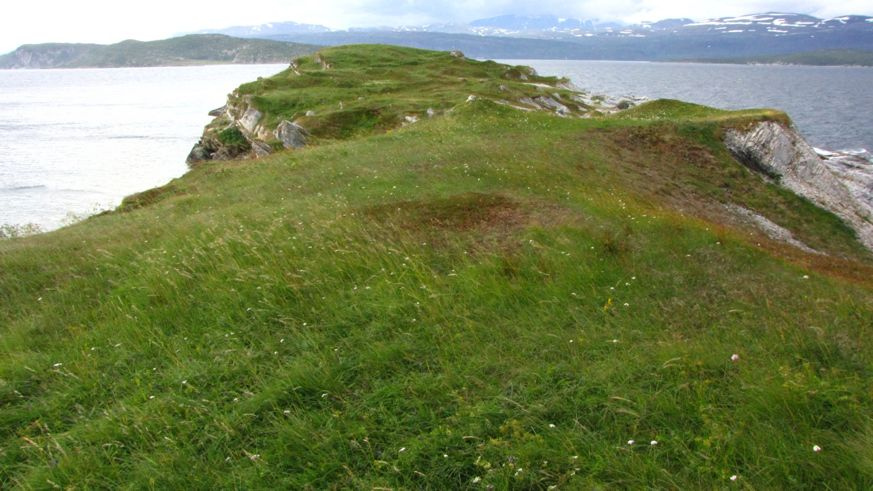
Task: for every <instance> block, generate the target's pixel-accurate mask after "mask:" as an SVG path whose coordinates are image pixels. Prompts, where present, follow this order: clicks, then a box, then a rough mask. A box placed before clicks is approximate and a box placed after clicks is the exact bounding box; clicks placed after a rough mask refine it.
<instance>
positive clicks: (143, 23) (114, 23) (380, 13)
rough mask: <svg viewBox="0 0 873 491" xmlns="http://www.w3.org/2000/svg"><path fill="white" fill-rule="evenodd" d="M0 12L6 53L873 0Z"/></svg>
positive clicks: (341, 3) (95, 0)
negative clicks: (271, 25) (276, 29)
mask: <svg viewBox="0 0 873 491" xmlns="http://www.w3.org/2000/svg"><path fill="white" fill-rule="evenodd" d="M8 3H9V4H8V5H4V6H3V8H2V15H0V53H5V52H7V51H11V50H12V49H15V48H16V47H17V46H19V45H21V44H25V43H42V42H98V43H113V42H118V41H121V40H124V39H140V40H144V41H145V40H153V39H162V38H166V37H170V36H173V35H176V34H179V33H183V32H191V31H197V30H200V29H206V28H220V27H227V26H231V25H248V24H261V23H266V22H279V21H295V22H302V23H311V24H322V25H326V26H328V27H332V28H337V29H341V28H347V27H371V26H398V25H421V24H434V23H449V22H469V21H471V20H474V19H478V18H483V17H491V16H496V15H502V14H519V15H543V14H549V15H556V16H559V17H576V18H582V19H601V20H621V21H626V22H639V21H643V20H652V21H655V20H661V19H666V18H675V17H690V18H692V19H696V20H697V19H705V18H710V17H722V16H729V15H741V14H748V13H755V12H767V11H779V12H797V13H805V14H811V15H815V16H817V17H824V18H828V17H835V16H838V15H845V14H860V15H873V0H844V1H839V2H834V1H833V0H794V1H782V0H723V1H719V2H707V1H701V0H666V1H656V0H583V1H575V2H574V1H567V0H496V1H494V0H489V1H484V0H472V1H456V0H400V1H388V0H318V1H317V2H313V1H311V0H308V1H297V0H291V1H288V0H284V1H283V0H248V1H243V2H240V1H239V0H210V1H208V2H201V1H184V0H183V1H179V0H151V1H149V2H123V1H118V0H80V1H70V0H44V1H34V0H30V1H24V2H21V1H11V2H8Z"/></svg>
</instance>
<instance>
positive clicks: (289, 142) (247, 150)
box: [187, 94, 309, 164]
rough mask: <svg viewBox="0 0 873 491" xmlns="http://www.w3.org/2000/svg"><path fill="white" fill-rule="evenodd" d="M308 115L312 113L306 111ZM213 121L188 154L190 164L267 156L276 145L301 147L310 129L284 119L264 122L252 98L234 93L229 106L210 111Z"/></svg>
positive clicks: (307, 137)
mask: <svg viewBox="0 0 873 491" xmlns="http://www.w3.org/2000/svg"><path fill="white" fill-rule="evenodd" d="M307 114H309V113H307ZM209 115H210V116H213V117H214V118H215V119H213V120H212V122H211V123H209V125H207V126H206V129H205V130H204V131H203V136H201V137H200V141H198V142H197V144H196V145H194V148H192V149H191V152H190V153H189V154H188V158H187V162H188V164H196V163H199V162H204V161H209V160H235V159H247V158H260V157H264V156H267V155H269V154H271V153H273V151H274V150H275V149H276V148H286V149H292V148H302V147H304V146H305V145H306V142H307V140H308V139H309V132H308V131H307V130H306V129H305V128H304V127H303V126H301V125H300V124H299V123H296V122H292V121H281V122H279V124H278V125H277V126H276V128H275V129H270V128H268V127H267V126H266V125H265V124H264V121H263V120H264V114H263V113H262V112H261V111H259V110H258V109H257V108H256V107H255V106H254V105H253V103H252V99H251V97H248V96H242V97H240V96H239V95H238V94H231V95H230V97H229V98H228V102H227V104H226V105H224V106H222V107H220V108H218V109H213V110H212V111H210V112H209Z"/></svg>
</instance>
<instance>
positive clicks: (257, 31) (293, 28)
mask: <svg viewBox="0 0 873 491" xmlns="http://www.w3.org/2000/svg"><path fill="white" fill-rule="evenodd" d="M328 31H330V29H329V28H327V27H324V26H319V25H315V24H298V23H297V22H273V23H268V24H258V25H254V26H234V27H226V28H223V29H207V30H203V31H200V32H198V33H196V34H224V35H225V36H233V37H238V38H259V37H265V36H281V35H285V34H311V33H316V32H328Z"/></svg>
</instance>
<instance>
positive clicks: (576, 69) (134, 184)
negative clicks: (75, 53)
mask: <svg viewBox="0 0 873 491" xmlns="http://www.w3.org/2000/svg"><path fill="white" fill-rule="evenodd" d="M512 63H514V64H526V65H532V66H534V67H535V68H536V69H537V70H538V71H539V72H540V73H542V74H548V75H562V76H568V77H570V78H571V79H572V80H573V81H574V82H575V83H576V85H578V86H579V87H582V88H585V89H587V90H590V91H592V92H596V93H604V94H613V95H641V96H647V97H651V98H658V97H669V98H675V99H682V100H687V101H691V102H698V103H702V104H707V105H710V106H715V107H721V108H747V107H776V108H780V109H783V110H785V111H787V112H788V113H789V115H791V117H792V118H793V119H794V121H795V123H796V124H797V125H798V126H799V128H800V130H801V132H803V133H804V135H806V136H807V138H809V140H810V142H811V143H813V144H814V145H816V146H819V147H822V148H828V149H832V150H839V149H860V148H869V149H873V89H871V87H873V69H871V68H817V67H788V66H738V65H701V64H685V63H638V62H605V61H543V60H532V61H531V60H513V61H512ZM283 68H284V65H235V66H206V67H184V68H130V69H101V70H87V69H86V70H22V71H9V70H0V225H2V224H25V223H35V224H38V225H40V226H42V227H43V228H45V229H52V228H56V227H58V226H60V225H62V224H63V223H64V222H65V221H67V220H69V219H70V218H71V217H73V216H76V215H79V216H80V215H84V214H89V213H92V212H94V211H96V210H99V209H106V208H111V207H114V206H116V205H118V203H119V202H120V201H121V198H123V197H124V196H126V195H129V194H132V193H135V192H138V191H142V190H145V189H148V188H151V187H154V186H158V185H161V184H164V183H166V182H167V181H168V180H170V179H172V178H174V177H178V176H180V175H182V174H183V173H184V172H185V171H186V170H187V167H186V166H185V157H186V156H187V154H188V151H189V150H190V149H191V146H192V145H193V144H194V143H195V142H196V141H197V139H198V138H199V136H200V133H201V131H202V129H203V126H204V125H205V124H206V123H208V122H209V120H210V118H209V116H207V112H208V111H209V110H210V109H213V108H215V107H218V106H220V105H222V104H223V103H224V100H225V98H226V95H227V93H228V92H230V91H231V90H233V89H234V88H235V87H237V86H238V85H240V84H241V83H243V82H247V81H251V80H254V79H255V78H257V77H258V76H267V75H270V74H273V73H276V72H278V71H279V70H281V69H283Z"/></svg>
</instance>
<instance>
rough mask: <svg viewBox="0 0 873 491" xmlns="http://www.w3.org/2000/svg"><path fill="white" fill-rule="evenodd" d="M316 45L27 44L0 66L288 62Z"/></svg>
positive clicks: (231, 41)
mask: <svg viewBox="0 0 873 491" xmlns="http://www.w3.org/2000/svg"><path fill="white" fill-rule="evenodd" d="M315 49H316V48H315V47H314V46H309V45H305V44H298V43H288V42H282V41H268V40H260V39H238V38H232V37H229V36H223V35H219V34H192V35H188V36H182V37H178V38H172V39H165V40H161V41H148V42H143V41H133V40H128V41H122V42H120V43H117V44H110V45H99V44H62V43H51V44H29V45H24V46H21V47H19V48H18V49H16V50H15V51H13V52H11V53H8V54H5V55H2V56H0V68H112V67H141V66H142V67H146V66H173V65H201V64H203V65H205V64H225V63H287V62H288V61H289V60H291V59H292V58H295V57H297V56H300V55H303V54H307V53H312V52H313V51H315Z"/></svg>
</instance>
